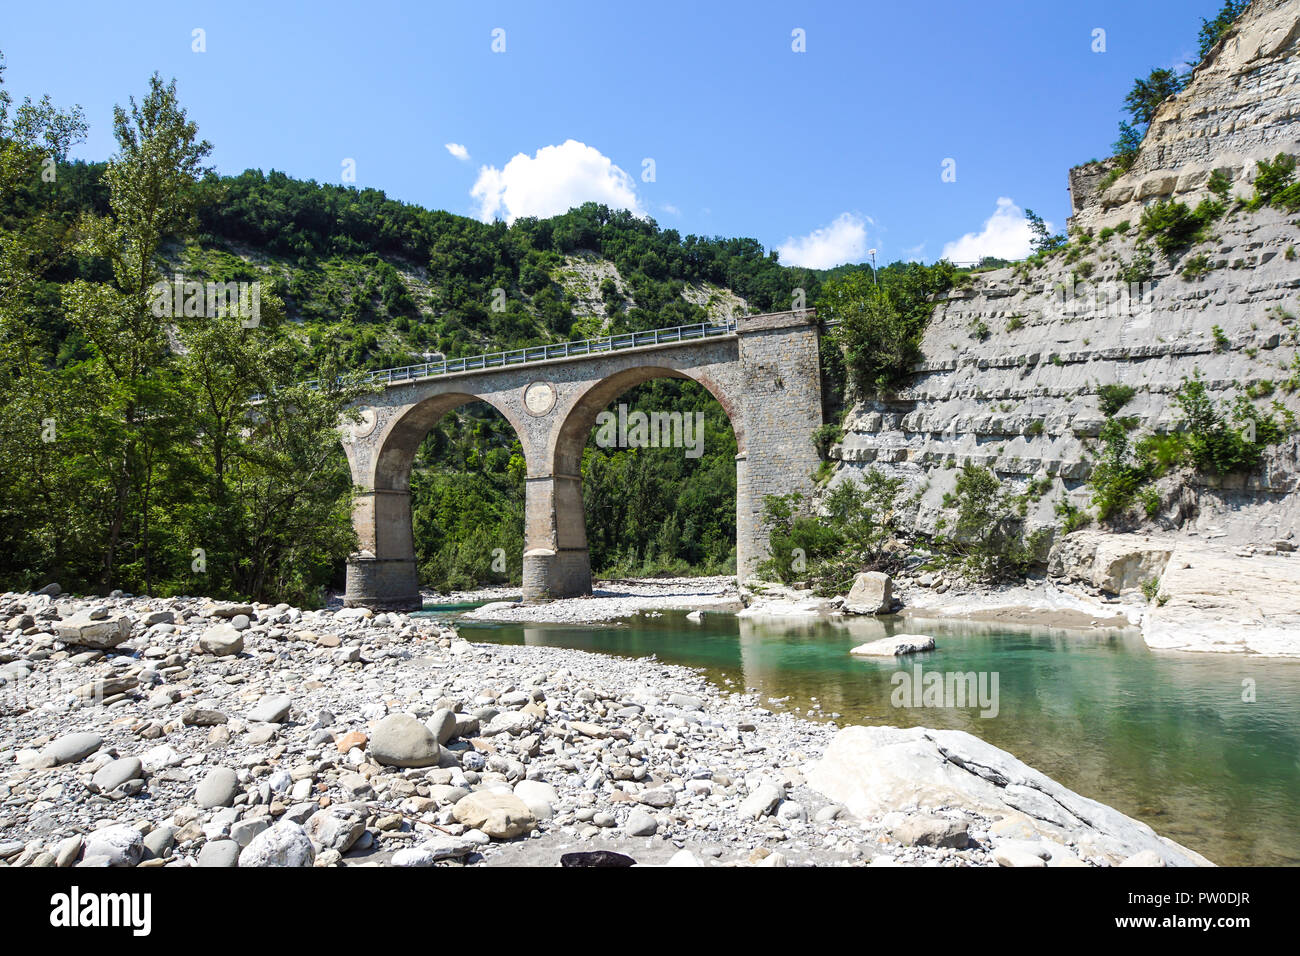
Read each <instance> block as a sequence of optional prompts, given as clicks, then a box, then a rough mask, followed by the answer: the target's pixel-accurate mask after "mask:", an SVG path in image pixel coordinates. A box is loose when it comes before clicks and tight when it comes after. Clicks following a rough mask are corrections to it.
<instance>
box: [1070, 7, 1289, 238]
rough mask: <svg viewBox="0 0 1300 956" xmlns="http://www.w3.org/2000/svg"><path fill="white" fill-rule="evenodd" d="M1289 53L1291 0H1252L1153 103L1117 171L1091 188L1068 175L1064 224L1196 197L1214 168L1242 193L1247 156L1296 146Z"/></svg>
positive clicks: (1108, 220) (1250, 162)
mask: <svg viewBox="0 0 1300 956" xmlns="http://www.w3.org/2000/svg"><path fill="white" fill-rule="evenodd" d="M1298 53H1300V0H1254V2H1253V3H1252V4H1251V5H1250V6H1249V7H1247V8H1246V12H1245V13H1243V14H1242V15H1241V17H1240V18H1239V19H1238V21H1237V22H1236V23H1235V24H1234V25H1233V26H1232V28H1231V29H1229V31H1228V32H1227V33H1226V34H1225V35H1224V36H1223V38H1222V39H1221V40H1220V41H1219V43H1218V44H1217V45H1216V46H1215V48H1214V49H1213V50H1211V51H1210V53H1209V54H1208V55H1207V56H1206V58H1205V60H1204V62H1202V63H1201V64H1200V65H1199V66H1198V67H1197V68H1196V70H1195V71H1194V73H1193V75H1192V79H1191V81H1190V82H1189V83H1188V85H1187V88H1186V89H1184V90H1183V91H1182V92H1181V93H1179V94H1178V95H1177V96H1171V97H1170V98H1169V99H1167V100H1166V101H1165V102H1164V103H1163V104H1161V106H1160V108H1159V109H1158V110H1157V111H1156V114H1155V117H1154V118H1153V119H1152V121H1151V125H1150V128H1149V129H1148V130H1147V135H1146V138H1145V140H1144V141H1143V143H1142V148H1141V150H1140V151H1139V153H1138V157H1137V160H1136V162H1134V164H1133V166H1132V168H1131V169H1130V170H1129V171H1128V172H1127V173H1126V174H1124V175H1123V176H1121V177H1120V178H1119V179H1118V180H1116V181H1115V182H1114V183H1113V184H1112V185H1110V186H1109V188H1107V189H1106V190H1105V191H1104V192H1100V194H1098V191H1097V190H1098V187H1099V186H1100V185H1101V182H1103V181H1104V180H1103V179H1102V178H1101V177H1097V178H1096V179H1094V180H1092V181H1091V182H1086V181H1085V182H1080V183H1079V184H1077V185H1076V184H1075V183H1074V182H1073V181H1072V182H1071V187H1072V197H1073V201H1074V207H1075V208H1074V218H1073V220H1072V223H1073V224H1074V225H1076V226H1079V227H1098V228H1099V227H1102V226H1107V225H1114V224H1115V223H1117V222H1120V221H1121V220H1123V219H1125V218H1132V219H1134V221H1136V216H1134V215H1133V212H1134V209H1135V208H1136V209H1137V210H1138V211H1139V212H1140V209H1141V206H1142V205H1143V204H1144V203H1147V202H1149V201H1151V200H1153V199H1160V198H1168V197H1170V196H1177V197H1178V198H1179V199H1180V200H1195V199H1198V198H1199V197H1200V196H1202V195H1204V194H1205V186H1206V182H1207V181H1208V179H1209V177H1210V173H1211V172H1213V171H1214V170H1216V169H1219V170H1222V171H1223V172H1224V173H1226V174H1227V175H1229V176H1230V177H1231V178H1232V180H1233V182H1234V189H1235V191H1236V192H1237V194H1238V195H1249V194H1250V192H1251V188H1250V184H1251V183H1252V182H1253V181H1254V176H1255V161H1256V160H1260V159H1272V158H1273V157H1274V156H1276V155H1277V154H1278V153H1289V154H1292V155H1295V154H1297V153H1300V135H1298V134H1300V125H1298V123H1300V55H1297V54H1298ZM1087 168H1088V167H1085V169H1087ZM1091 169H1094V170H1095V169H1096V167H1091ZM1089 187H1091V188H1089Z"/></svg>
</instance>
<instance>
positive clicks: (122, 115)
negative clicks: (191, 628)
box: [64, 74, 212, 587]
mask: <svg viewBox="0 0 1300 956" xmlns="http://www.w3.org/2000/svg"><path fill="white" fill-rule="evenodd" d="M149 85H150V88H149V93H148V95H146V96H145V98H144V99H143V101H142V102H141V103H139V104H137V103H136V102H135V100H134V98H132V100H131V106H130V111H129V112H128V111H127V110H125V109H123V108H122V107H120V106H119V107H116V108H115V109H114V111H113V130H114V135H115V137H116V139H117V143H118V149H119V152H118V155H117V156H116V157H115V158H114V159H113V160H111V161H110V162H109V164H108V168H107V170H106V171H105V174H104V178H105V181H106V182H107V184H108V188H109V206H110V210H111V211H110V214H109V215H108V216H105V217H97V216H91V215H87V216H86V217H84V218H83V221H82V223H81V225H80V229H81V231H82V234H83V239H82V241H81V250H82V252H83V253H84V254H86V255H90V256H94V257H97V258H101V259H104V260H107V261H108V262H109V264H110V266H111V269H112V279H111V281H105V282H87V281H85V280H80V279H79V280H76V281H74V282H73V283H71V284H70V285H69V286H68V287H67V288H66V289H65V292H64V304H65V308H66V309H67V313H68V317H69V320H70V322H71V323H72V325H73V326H74V328H76V330H77V331H78V332H79V333H80V334H81V335H82V337H83V338H84V339H85V341H86V342H87V343H88V345H89V346H90V349H91V357H90V358H89V359H88V360H87V361H86V362H84V363H82V364H81V366H80V367H79V368H77V369H76V373H77V375H78V377H79V378H81V379H82V380H83V381H85V382H86V383H87V384H89V385H90V386H91V388H92V389H94V390H95V391H96V392H97V394H98V395H99V396H100V401H101V404H100V408H99V409H98V411H97V412H96V413H95V415H94V416H93V421H92V422H90V423H88V424H89V433H90V434H93V435H95V436H97V438H98V441H96V442H95V447H94V448H93V450H92V456H93V457H94V458H95V459H96V461H97V464H98V466H99V469H102V471H98V474H99V475H100V476H101V477H100V480H101V481H103V482H105V483H106V489H105V490H106V491H107V494H106V495H104V506H105V507H106V508H107V512H108V513H107V515H105V524H106V531H105V538H104V540H103V542H102V544H101V545H100V559H99V560H100V583H101V584H102V585H103V586H104V587H112V586H113V585H114V582H115V580H116V577H117V574H118V568H117V563H118V560H119V557H120V554H119V551H120V550H121V548H122V547H123V545H124V544H126V543H127V541H128V540H130V543H131V544H132V545H133V547H134V550H135V551H136V552H137V558H138V560H140V561H141V562H142V563H143V566H144V568H145V569H146V573H145V581H146V583H148V582H149V581H150V578H151V574H150V572H149V569H150V567H151V565H152V555H151V545H152V542H151V539H150V534H149V528H148V508H147V507H145V506H144V505H145V503H146V502H148V500H149V498H150V496H151V495H152V493H153V490H154V487H155V479H156V467H157V464H158V461H159V458H160V455H161V452H162V449H163V447H164V446H165V445H166V443H167V442H168V441H169V436H168V430H169V429H170V428H171V427H172V426H173V424H174V420H173V418H172V416H171V415H170V414H167V413H166V409H167V407H168V406H169V404H170V402H169V395H168V393H169V391H171V390H172V389H173V388H174V382H173V381H172V380H171V379H170V377H169V375H168V369H167V365H168V363H167V361H166V358H167V353H168V341H167V327H166V325H165V324H164V323H163V322H162V321H160V320H159V318H158V317H157V316H155V315H154V313H153V310H152V308H151V305H152V303H153V298H154V297H153V293H152V289H153V286H154V284H155V282H157V281H158V279H159V277H160V274H161V273H160V272H159V269H158V263H157V257H158V252H159V247H160V245H161V243H162V241H163V239H164V238H166V237H167V236H169V235H172V234H174V233H175V232H177V231H181V230H186V229H189V228H192V227H193V225H194V222H195V211H196V210H197V208H198V205H199V201H200V200H199V190H198V186H199V181H200V178H201V177H202V176H203V175H204V174H205V173H207V172H208V170H206V169H205V168H204V167H203V166H202V161H203V159H204V157H206V156H207V155H208V153H209V152H210V151H211V148H212V147H211V145H210V144H209V143H207V142H206V141H200V140H199V139H198V138H197V134H198V129H197V127H196V126H195V124H194V123H192V122H190V121H189V120H188V119H187V118H186V116H185V111H184V110H182V109H181V108H180V106H179V104H178V103H177V99H176V84H175V82H174V81H173V82H172V83H170V84H167V85H164V84H163V81H162V79H161V77H159V76H158V75H157V74H154V76H153V77H152V78H151V80H150V84H149ZM133 516H134V517H136V518H138V519H139V521H138V522H137V523H136V524H135V527H134V528H133V527H132V526H131V525H132V522H131V519H132V517H133Z"/></svg>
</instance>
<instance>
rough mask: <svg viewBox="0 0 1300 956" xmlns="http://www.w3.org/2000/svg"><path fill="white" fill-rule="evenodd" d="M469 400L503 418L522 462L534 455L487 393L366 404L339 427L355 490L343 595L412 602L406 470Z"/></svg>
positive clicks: (516, 423) (513, 411)
mask: <svg viewBox="0 0 1300 956" xmlns="http://www.w3.org/2000/svg"><path fill="white" fill-rule="evenodd" d="M475 402H483V403H485V404H487V405H489V406H490V407H492V408H493V409H494V410H495V411H497V412H498V413H499V414H500V415H501V417H502V418H504V419H505V420H506V421H507V422H509V424H510V427H511V428H512V429H513V430H514V433H515V435H516V436H517V437H518V438H519V440H520V444H521V445H522V446H523V450H524V458H525V461H528V460H529V459H530V458H535V457H537V455H536V453H535V452H534V451H533V450H532V446H531V443H530V442H529V441H528V440H527V437H528V432H527V430H526V429H525V428H524V427H523V422H522V421H521V420H520V419H519V412H518V409H517V408H515V407H512V406H511V405H510V404H508V403H506V402H503V401H501V399H500V397H499V396H497V395H494V394H491V393H487V394H478V393H477V392H475V391H459V390H454V389H453V390H450V391H440V392H437V393H435V394H433V395H430V396H428V397H425V398H422V399H419V400H417V401H415V402H413V403H411V404H409V405H405V406H397V407H395V408H392V407H390V408H382V407H381V408H378V409H375V408H370V409H366V410H365V412H364V415H365V418H364V420H363V421H362V423H361V424H360V426H358V427H355V428H346V427H345V432H344V448H345V449H346V451H347V454H348V462H349V465H350V466H351V468H352V480H353V483H354V485H355V486H356V488H357V492H356V499H355V501H354V503H353V512H352V522H353V526H354V527H355V528H356V531H357V540H358V545H359V548H360V550H359V553H358V554H356V555H353V557H352V560H350V561H349V562H348V581H347V592H348V594H366V595H368V597H369V602H368V603H369V604H370V605H372V606H376V607H392V608H402V609H410V608H412V607H418V606H419V601H420V597H419V595H420V580H419V569H418V566H417V562H416V555H415V530H414V523H413V514H412V507H411V470H412V468H413V467H414V465H415V458H416V455H417V453H418V451H419V448H420V444H421V443H422V442H423V441H424V439H425V436H427V435H428V434H429V432H430V431H432V430H433V428H434V426H436V425H437V424H438V422H440V421H441V420H442V419H443V418H444V417H445V416H446V415H447V414H448V413H449V412H452V411H454V410H455V409H457V408H461V407H463V406H465V405H469V404H473V403H475Z"/></svg>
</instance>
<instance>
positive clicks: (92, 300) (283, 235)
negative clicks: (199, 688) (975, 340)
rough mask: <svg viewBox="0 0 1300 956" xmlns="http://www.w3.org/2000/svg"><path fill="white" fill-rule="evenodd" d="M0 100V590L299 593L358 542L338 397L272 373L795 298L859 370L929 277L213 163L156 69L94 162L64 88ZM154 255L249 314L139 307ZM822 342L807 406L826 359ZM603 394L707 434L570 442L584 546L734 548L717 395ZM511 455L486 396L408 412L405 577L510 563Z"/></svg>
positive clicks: (624, 569)
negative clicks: (251, 309)
mask: <svg viewBox="0 0 1300 956" xmlns="http://www.w3.org/2000/svg"><path fill="white" fill-rule="evenodd" d="M0 93H3V87H2V86H0ZM11 107H12V104H11V101H10V100H9V99H8V98H7V97H4V98H3V99H0V147H3V150H4V153H3V156H4V174H5V175H4V179H3V182H0V186H3V190H2V191H0V240H2V241H3V248H2V249H0V252H2V253H3V255H4V259H5V274H4V284H3V287H0V347H3V350H4V351H3V354H4V356H5V360H6V364H5V368H4V374H3V375H2V376H0V433H2V434H3V437H4V439H5V452H6V453H5V455H4V456H2V457H0V491H3V504H0V586H23V585H32V584H36V583H39V582H40V581H42V580H48V579H53V578H58V579H60V581H61V583H62V584H64V586H65V587H77V588H84V589H96V588H98V589H103V590H107V589H110V588H114V587H120V588H125V589H134V590H141V589H147V590H150V591H154V592H157V593H165V592H169V591H170V592H175V591H188V592H201V593H214V594H215V593H223V594H231V595H244V596H257V597H262V598H269V597H284V598H287V599H291V600H296V601H312V600H318V599H319V598H320V597H321V595H322V593H323V589H324V588H325V587H327V586H338V585H339V584H340V583H341V573H342V568H343V560H344V558H345V557H346V555H347V554H348V553H349V550H350V549H351V548H352V547H354V546H355V542H354V541H353V539H352V536H351V529H350V527H349V525H348V522H347V515H348V513H349V508H350V496H349V493H348V491H347V485H348V481H347V470H346V464H345V462H344V459H343V455H342V452H341V449H340V448H339V447H338V443H337V441H336V440H335V436H334V434H333V432H332V430H331V428H330V423H331V422H332V421H335V420H336V419H337V416H338V414H339V411H340V410H341V409H343V408H345V407H346V406H347V403H348V402H349V401H351V400H353V399H355V398H356V396H357V395H359V394H361V393H362V391H363V390H361V389H359V388H358V387H356V386H353V385H347V384H344V385H343V386H341V387H339V388H335V389H331V390H329V391H327V392H325V393H310V394H309V393H308V392H307V391H304V390H302V389H294V388H293V385H294V383H296V382H299V381H301V380H302V379H304V378H308V377H315V376H318V375H320V376H324V377H325V378H327V379H329V380H333V379H334V378H335V377H336V376H337V375H340V374H346V373H348V372H354V371H363V370H367V369H375V368H383V367H392V366H401V365H406V364H414V363H419V362H423V361H426V360H427V359H428V358H429V357H433V356H436V355H437V354H438V353H441V354H444V355H446V356H448V357H457V356H461V355H467V354H475V353H479V352H484V351H496V350H501V349H512V348H518V347H521V346H528V345H537V344H542V343H546V342H554V341H561V340H564V339H572V338H581V337H586V336H595V335H602V334H608V333H616V332H625V331H637V330H642V329H650V328H662V327H668V326H673V325H684V324H691V323H698V322H721V321H725V320H726V319H728V318H730V317H732V316H734V315H737V314H751V313H756V312H763V311H780V310H785V309H789V308H791V307H792V306H793V305H798V304H804V303H806V304H807V305H814V304H815V305H818V306H819V307H821V308H823V309H825V311H826V312H827V314H828V315H832V316H833V317H836V318H839V319H842V320H843V322H844V329H845V330H846V334H847V336H848V339H847V343H846V344H847V346H848V347H847V349H846V353H847V356H848V358H849V366H850V368H851V369H853V370H854V371H856V372H857V373H858V378H859V379H860V380H861V381H863V382H868V383H873V384H876V385H883V384H886V383H890V382H893V381H896V380H898V379H899V377H900V376H901V375H903V374H904V373H905V371H906V368H907V366H908V364H909V363H910V362H911V361H912V360H913V359H914V357H915V353H916V344H917V342H918V341H919V335H920V333H921V331H922V330H923V328H924V323H925V318H926V316H927V315H928V312H929V310H930V308H931V303H930V301H929V300H930V297H931V296H932V295H933V294H934V293H935V292H937V291H941V290H942V289H944V288H946V287H947V285H948V284H949V283H950V282H951V281H952V269H951V267H949V266H947V265H946V264H943V265H942V266H940V267H925V266H921V265H918V264H903V263H895V264H894V265H892V266H889V267H886V268H882V269H881V270H880V273H879V275H878V276H876V275H873V274H872V273H871V272H870V271H869V270H866V269H865V268H864V267H841V268H840V269H837V270H834V272H833V273H817V272H815V271H811V270H807V269H798V268H789V267H786V266H783V265H781V264H780V263H779V262H778V260H777V257H776V254H775V253H767V252H764V250H763V247H762V245H761V244H760V243H759V242H758V241H756V240H754V239H724V238H717V237H701V236H694V235H687V236H682V235H680V234H679V233H678V232H676V231H675V230H672V229H661V228H659V226H658V225H657V224H656V223H655V222H653V221H652V220H649V219H641V218H638V217H636V216H634V215H632V214H631V213H629V212H626V211H614V210H610V209H608V208H606V207H604V206H599V205H595V204H591V203H589V204H586V205H584V206H581V207H579V208H575V209H572V210H570V211H569V212H567V213H565V214H563V215H560V216H555V217H553V218H550V219H545V220H538V219H529V218H524V219H519V220H516V221H515V222H514V223H513V224H512V225H510V226H509V227H507V226H506V225H505V224H504V223H501V222H492V223H483V222H479V221H477V220H474V219H470V218H467V217H464V216H457V215H453V214H451V213H447V212H441V211H431V210H427V209H423V208H421V207H419V206H416V205H412V204H409V203H402V202H398V201H396V200H393V199H389V198H388V197H386V196H385V195H384V193H383V192H381V191H379V190H374V189H357V188H354V187H348V186H338V185H322V184H318V183H315V182H310V181H301V180H296V179H293V178H292V177H290V176H287V175H285V174H283V173H279V172H274V171H273V172H271V173H269V174H264V173H262V172H261V171H259V170H248V171H246V172H244V173H242V174H240V175H238V176H227V177H223V176H218V175H217V174H216V173H215V172H214V171H213V170H212V169H211V168H209V167H206V166H204V165H203V160H204V159H205V158H206V157H207V155H208V153H209V152H210V149H211V147H210V144H208V143H207V142H206V141H204V140H202V139H200V138H199V135H198V126H197V124H196V123H195V121H194V120H192V119H190V118H189V117H188V116H187V115H186V114H185V111H184V109H183V108H182V107H181V105H180V103H179V99H178V97H177V95H176V91H175V87H174V84H171V85H167V84H164V83H163V81H162V80H161V79H160V78H159V77H157V76H155V77H154V78H153V80H152V81H151V84H150V90H149V93H148V95H147V96H146V97H145V98H143V99H142V100H141V101H140V102H139V103H137V102H136V101H135V100H131V101H130V107H129V108H128V109H119V110H118V111H117V116H116V118H115V124H114V125H115V135H116V137H117V140H118V143H119V151H118V153H117V154H116V155H115V156H114V158H113V159H111V160H109V161H106V162H94V163H87V162H80V161H71V160H69V159H68V158H67V151H68V148H69V147H70V146H71V145H72V144H74V143H76V142H78V141H79V140H80V139H81V138H83V136H84V132H85V123H84V119H83V118H82V116H81V114H80V111H79V110H77V109H75V108H74V109H72V110H69V111H60V110H58V109H56V108H55V107H54V106H53V105H52V104H51V103H50V102H49V101H48V99H46V100H42V101H41V102H39V103H31V102H27V103H25V104H23V105H22V106H19V107H17V108H16V109H11ZM178 276H179V277H183V280H185V281H197V282H200V283H202V282H221V283H229V282H245V283H253V282H258V283H260V289H261V303H262V304H261V312H262V315H261V320H260V322H259V323H257V324H256V325H255V326H253V327H249V326H248V325H246V324H244V323H242V322H240V321H238V320H237V319H235V318H234V317H232V316H230V315H225V314H224V313H223V314H222V315H221V316H220V317H215V318H214V317H211V316H208V317H204V316H201V315H198V314H194V315H191V314H188V313H187V314H185V315H182V314H181V313H180V312H179V311H177V312H176V314H175V315H174V316H168V317H166V318H164V317H160V316H159V314H158V313H157V312H156V310H155V308H154V304H153V303H152V301H151V300H152V297H153V294H154V293H153V291H152V290H153V289H154V284H155V283H156V282H158V281H159V280H161V279H163V278H164V277H165V278H167V279H168V280H172V279H174V278H175V277H178ZM177 296H178V301H179V291H178V293H177ZM823 351H824V353H825V354H826V357H827V368H826V372H827V382H826V384H827V389H826V392H827V396H828V404H829V406H831V410H832V412H833V411H834V409H835V408H837V407H839V406H840V405H841V404H842V402H841V399H842V393H843V388H844V382H845V374H844V373H845V368H844V365H843V363H842V362H840V361H839V360H838V355H839V350H838V349H836V348H827V349H824V350H823ZM272 389H274V390H276V391H275V394H277V395H279V396H281V399H280V400H278V401H277V402H275V403H271V404H269V405H266V406H262V407H260V408H259V411H258V412H257V414H256V415H255V416H254V417H253V421H254V422H255V423H256V427H249V419H248V415H249V405H248V402H249V399H250V398H251V396H253V395H254V394H257V393H267V392H270V391H271V390H272ZM619 401H620V402H625V403H627V404H628V405H629V406H630V407H632V408H637V407H640V408H643V409H645V410H659V411H670V412H681V413H684V414H686V413H693V412H696V411H699V412H702V413H703V414H704V416H705V423H706V424H705V441H704V446H703V454H702V455H700V456H699V457H687V456H684V455H683V454H682V449H635V448H631V449H628V448H623V449H620V448H600V447H597V446H596V444H595V443H594V441H593V442H592V443H590V445H589V448H588V450H587V452H586V455H585V457H584V462H583V474H584V479H585V481H584V494H585V496H586V498H587V521H588V534H589V538H590V544H591V551H592V563H593V566H594V568H595V569H596V570H597V571H598V572H607V573H610V572H613V573H632V572H637V573H649V572H658V571H676V572H689V571H716V572H721V571H727V570H730V569H732V568H733V567H734V537H735V528H734V517H735V512H734V507H735V505H734V494H735V465H734V457H735V452H736V445H735V438H734V435H733V434H732V432H731V427H730V424H729V422H728V421H727V418H726V416H725V414H724V412H723V411H722V409H721V407H720V406H718V404H717V403H716V402H715V401H714V400H713V399H712V398H711V397H710V396H709V395H708V394H707V393H706V392H705V391H704V390H703V389H701V388H700V387H698V386H696V385H695V384H694V383H691V382H686V381H676V380H664V381H657V382H652V383H648V384H646V385H644V386H641V387H639V388H637V389H634V390H633V391H631V392H629V393H628V394H627V395H624V396H622V397H620V399H619ZM295 409H296V410H300V411H301V415H300V417H299V419H298V422H299V424H300V425H303V426H304V427H303V428H295V426H294V423H293V421H291V419H290V415H291V413H292V412H293V411H294V410H295ZM830 430H831V431H833V430H834V426H833V425H832V426H830ZM822 437H823V439H825V438H827V437H828V436H822ZM523 475H524V463H523V460H522V457H521V456H520V452H519V447H518V444H517V442H516V441H515V438H514V435H513V433H512V431H511V430H510V428H509V426H508V425H507V424H506V422H505V421H504V420H503V419H501V418H500V417H499V416H497V415H496V413H495V412H493V411H492V410H491V409H489V408H487V406H485V405H482V404H475V405H470V406H465V407H463V408H462V409H459V410H457V411H456V412H454V413H452V414H450V415H448V416H447V417H446V418H445V419H444V420H443V421H442V422H441V423H440V424H439V425H438V426H437V427H436V428H435V429H434V431H433V432H432V433H431V434H430V435H429V436H428V438H427V439H426V441H425V443H424V445H423V446H422V449H421V452H420V455H419V456H418V459H417V462H416V470H415V474H414V476H413V482H412V484H413V489H414V494H415V497H414V501H413V508H414V513H415V522H416V542H417V551H418V557H419V561H420V566H421V573H422V577H423V580H424V583H425V584H427V585H429V586H433V587H437V588H442V589H445V588H449V587H468V586H471V585H473V584H475V583H480V582H489V581H496V582H504V581H518V580H519V574H520V561H521V552H522V545H523ZM497 549H500V551H498V550H497ZM502 553H504V565H503V563H502Z"/></svg>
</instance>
